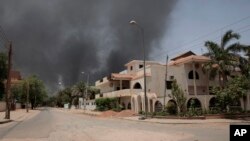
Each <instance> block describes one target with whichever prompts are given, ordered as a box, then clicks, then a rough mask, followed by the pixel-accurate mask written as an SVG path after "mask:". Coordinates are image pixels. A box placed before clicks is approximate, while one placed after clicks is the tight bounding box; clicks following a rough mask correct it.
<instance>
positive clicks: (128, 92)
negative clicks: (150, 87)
mask: <svg viewBox="0 0 250 141" xmlns="http://www.w3.org/2000/svg"><path fill="white" fill-rule="evenodd" d="M140 92H143V90H142V89H123V90H118V91H112V92H107V93H102V94H98V95H96V98H99V97H126V96H132V95H134V94H138V93H140Z"/></svg>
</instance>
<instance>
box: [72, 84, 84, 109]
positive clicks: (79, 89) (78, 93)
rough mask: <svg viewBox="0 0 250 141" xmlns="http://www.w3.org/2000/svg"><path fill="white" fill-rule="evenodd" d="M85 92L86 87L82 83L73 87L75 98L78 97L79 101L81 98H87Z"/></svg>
mask: <svg viewBox="0 0 250 141" xmlns="http://www.w3.org/2000/svg"><path fill="white" fill-rule="evenodd" d="M85 90H86V85H85V83H84V82H82V81H81V82H79V83H77V84H76V85H74V86H73V87H72V93H73V96H74V97H76V98H77V100H79V97H82V98H83V99H84V100H85V99H86V98H87V94H86V93H85ZM84 105H85V104H84Z"/></svg>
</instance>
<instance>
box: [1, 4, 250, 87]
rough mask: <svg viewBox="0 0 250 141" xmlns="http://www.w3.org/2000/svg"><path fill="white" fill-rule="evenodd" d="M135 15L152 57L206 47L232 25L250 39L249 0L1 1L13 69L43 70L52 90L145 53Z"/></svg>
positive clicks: (39, 72) (115, 69)
mask: <svg viewBox="0 0 250 141" xmlns="http://www.w3.org/2000/svg"><path fill="white" fill-rule="evenodd" d="M243 18H245V19H243ZM131 19H135V20H136V21H137V22H138V23H139V24H140V25H141V26H142V27H143V28H144V31H145V47H146V48H147V49H146V55H147V59H150V60H157V61H161V62H164V60H165V57H166V54H168V55H169V56H170V58H172V57H174V56H175V55H177V54H181V53H184V52H185V51H188V50H192V51H194V52H195V53H198V54H201V53H205V52H206V49H205V47H204V42H205V41H206V40H213V41H218V40H219V39H220V36H221V35H222V34H223V33H225V32H226V31H227V30H229V29H232V30H234V31H235V32H237V33H240V35H241V36H242V38H241V40H240V41H241V43H244V44H250V0H157V1H152V0H105V1H104V0H53V1H52V0H0V25H1V26H2V27H3V28H4V30H5V32H6V34H7V35H8V38H9V39H10V40H12V41H13V47H14V68H15V69H17V70H19V71H21V73H22V74H23V76H27V75H30V74H37V75H38V76H39V77H40V78H41V79H42V80H44V82H45V83H46V85H47V86H48V88H49V89H50V90H56V89H57V88H58V84H59V82H61V83H62V84H63V85H65V86H70V85H73V84H75V83H76V82H79V81H80V80H86V75H82V74H81V72H82V71H84V72H86V73H89V74H90V80H91V82H94V81H96V80H98V79H100V78H102V77H104V76H107V75H109V74H110V73H111V72H119V71H122V70H123V69H124V64H125V63H127V62H128V61H131V60H133V59H142V52H141V35H140V32H139V30H138V29H137V28H136V27H133V26H131V25H129V21H130V20H131ZM241 19H243V20H241ZM239 20H241V21H239ZM237 21H238V22H237Z"/></svg>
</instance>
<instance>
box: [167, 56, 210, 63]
mask: <svg viewBox="0 0 250 141" xmlns="http://www.w3.org/2000/svg"><path fill="white" fill-rule="evenodd" d="M210 60H211V59H210V58H208V57H206V56H201V55H191V56H188V57H184V58H180V59H178V60H176V61H170V62H169V64H168V65H178V64H184V63H190V62H209V61H210Z"/></svg>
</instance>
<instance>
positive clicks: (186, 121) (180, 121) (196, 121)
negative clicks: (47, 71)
mask: <svg viewBox="0 0 250 141" xmlns="http://www.w3.org/2000/svg"><path fill="white" fill-rule="evenodd" d="M57 110H60V111H62V112H68V113H72V114H84V115H87V116H97V117H98V116H99V115H101V114H102V112H97V111H88V110H86V111H84V110H82V109H63V108H61V109H57ZM139 117H140V116H130V117H114V116H111V117H106V118H113V119H120V120H129V121H136V122H148V123H158V124H207V123H227V124H250V119H249V120H234V119H159V118H147V119H145V120H139Z"/></svg>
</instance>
